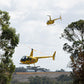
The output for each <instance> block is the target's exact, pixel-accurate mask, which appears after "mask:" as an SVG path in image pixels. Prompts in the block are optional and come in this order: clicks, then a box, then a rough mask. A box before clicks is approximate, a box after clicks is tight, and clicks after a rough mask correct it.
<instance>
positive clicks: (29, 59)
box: [20, 49, 56, 64]
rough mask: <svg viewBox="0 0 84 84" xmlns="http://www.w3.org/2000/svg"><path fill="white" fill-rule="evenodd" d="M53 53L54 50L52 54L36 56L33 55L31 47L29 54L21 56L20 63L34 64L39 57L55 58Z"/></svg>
mask: <svg viewBox="0 0 84 84" xmlns="http://www.w3.org/2000/svg"><path fill="white" fill-rule="evenodd" d="M55 54H56V51H55V52H54V54H53V56H41V57H40V56H38V57H33V49H32V50H31V53H30V56H23V57H22V58H21V60H20V62H21V63H22V64H35V63H36V62H38V59H40V58H53V60H55Z"/></svg>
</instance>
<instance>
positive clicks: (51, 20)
mask: <svg viewBox="0 0 84 84" xmlns="http://www.w3.org/2000/svg"><path fill="white" fill-rule="evenodd" d="M48 16H49V20H48V21H47V23H46V24H47V25H50V24H53V23H54V22H55V20H58V19H62V17H61V16H60V17H59V18H56V19H51V16H50V15H48Z"/></svg>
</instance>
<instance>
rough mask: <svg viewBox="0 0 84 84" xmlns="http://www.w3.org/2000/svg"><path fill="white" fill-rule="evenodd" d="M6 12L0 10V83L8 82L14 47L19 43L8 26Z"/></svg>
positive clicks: (11, 71) (17, 37) (10, 74)
mask: <svg viewBox="0 0 84 84" xmlns="http://www.w3.org/2000/svg"><path fill="white" fill-rule="evenodd" d="M9 19H10V16H9V14H8V12H5V11H1V10H0V84H10V80H11V76H12V73H13V72H14V70H15V65H14V64H13V62H12V59H11V58H12V55H13V53H14V49H15V47H16V46H17V44H18V43H19V35H17V34H16V31H15V29H14V28H12V27H10V26H9V25H10V22H9Z"/></svg>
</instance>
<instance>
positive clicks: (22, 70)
mask: <svg viewBox="0 0 84 84" xmlns="http://www.w3.org/2000/svg"><path fill="white" fill-rule="evenodd" d="M45 69H46V68H45ZM27 70H28V69H27V68H24V67H16V68H15V72H27ZM46 70H47V69H46ZM49 71H50V70H49ZM55 72H66V71H65V70H64V69H60V70H56V71H55Z"/></svg>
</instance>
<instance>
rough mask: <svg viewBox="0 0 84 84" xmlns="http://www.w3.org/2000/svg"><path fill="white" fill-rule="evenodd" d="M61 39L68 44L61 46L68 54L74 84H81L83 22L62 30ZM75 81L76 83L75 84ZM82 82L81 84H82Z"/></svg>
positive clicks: (83, 78)
mask: <svg viewBox="0 0 84 84" xmlns="http://www.w3.org/2000/svg"><path fill="white" fill-rule="evenodd" d="M62 37H63V38H65V39H67V40H68V41H69V43H65V44H64V46H63V49H64V51H67V52H68V53H70V59H71V64H70V66H71V67H72V69H73V76H74V78H75V80H74V81H75V83H74V84H79V82H81V83H80V84H83V83H84V82H83V80H84V20H79V21H76V22H72V23H71V24H69V25H68V27H66V28H65V29H64V32H63V34H62ZM76 81H77V82H76ZM82 82H83V83H82Z"/></svg>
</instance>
